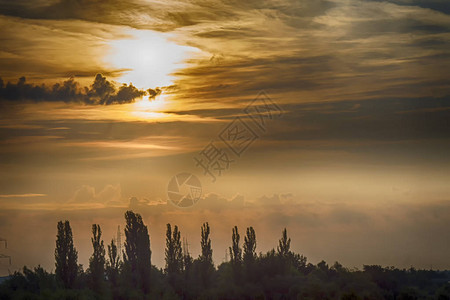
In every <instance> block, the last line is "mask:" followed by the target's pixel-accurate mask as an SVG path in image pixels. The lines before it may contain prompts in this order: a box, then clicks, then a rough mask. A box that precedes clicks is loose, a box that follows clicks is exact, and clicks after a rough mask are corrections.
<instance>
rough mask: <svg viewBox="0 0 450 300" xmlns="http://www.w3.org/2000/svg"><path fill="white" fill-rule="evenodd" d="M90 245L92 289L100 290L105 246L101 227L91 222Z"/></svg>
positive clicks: (102, 278) (103, 277)
mask: <svg viewBox="0 0 450 300" xmlns="http://www.w3.org/2000/svg"><path fill="white" fill-rule="evenodd" d="M91 241H92V247H93V248H94V252H93V253H92V256H91V258H90V259H89V273H90V277H91V284H92V289H93V290H94V291H96V292H101V290H102V286H103V281H104V279H105V246H104V245H103V240H102V229H101V228H100V225H98V224H92V238H91Z"/></svg>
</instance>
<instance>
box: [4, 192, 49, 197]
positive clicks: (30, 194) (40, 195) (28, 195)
mask: <svg viewBox="0 0 450 300" xmlns="http://www.w3.org/2000/svg"><path fill="white" fill-rule="evenodd" d="M45 196H47V195H46V194H33V193H29V194H10V195H0V198H33V197H45Z"/></svg>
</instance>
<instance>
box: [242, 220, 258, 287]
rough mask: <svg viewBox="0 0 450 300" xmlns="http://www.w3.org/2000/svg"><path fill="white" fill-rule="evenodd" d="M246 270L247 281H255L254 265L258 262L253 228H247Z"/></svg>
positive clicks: (245, 242) (245, 244) (245, 241)
mask: <svg viewBox="0 0 450 300" xmlns="http://www.w3.org/2000/svg"><path fill="white" fill-rule="evenodd" d="M243 261H244V269H245V273H246V275H247V280H253V279H254V265H255V261H256V233H255V230H254V229H253V227H251V226H250V227H248V228H247V234H246V236H245V237H244V257H243Z"/></svg>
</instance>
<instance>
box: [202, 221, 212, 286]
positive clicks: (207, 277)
mask: <svg viewBox="0 0 450 300" xmlns="http://www.w3.org/2000/svg"><path fill="white" fill-rule="evenodd" d="M209 234H210V228H209V224H208V222H206V223H203V225H202V228H201V241H200V246H201V248H202V252H201V254H200V256H199V262H200V276H201V280H202V283H203V286H204V287H208V286H209V285H210V283H211V276H212V273H213V272H214V263H213V260H212V248H211V239H210V237H209Z"/></svg>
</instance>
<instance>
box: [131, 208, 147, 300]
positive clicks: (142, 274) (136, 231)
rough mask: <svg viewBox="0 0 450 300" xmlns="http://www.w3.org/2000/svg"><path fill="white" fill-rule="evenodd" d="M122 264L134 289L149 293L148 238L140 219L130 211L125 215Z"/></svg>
mask: <svg viewBox="0 0 450 300" xmlns="http://www.w3.org/2000/svg"><path fill="white" fill-rule="evenodd" d="M125 221H126V226H125V238H126V241H125V253H124V264H125V267H126V268H127V271H128V272H129V276H130V277H131V283H132V285H133V286H134V287H135V288H138V289H141V290H142V291H143V292H144V293H148V292H149V291H150V271H151V251H150V237H149V235H148V229H147V226H145V225H144V222H143V221H142V217H141V215H139V214H136V213H134V212H132V211H127V212H126V213H125Z"/></svg>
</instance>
